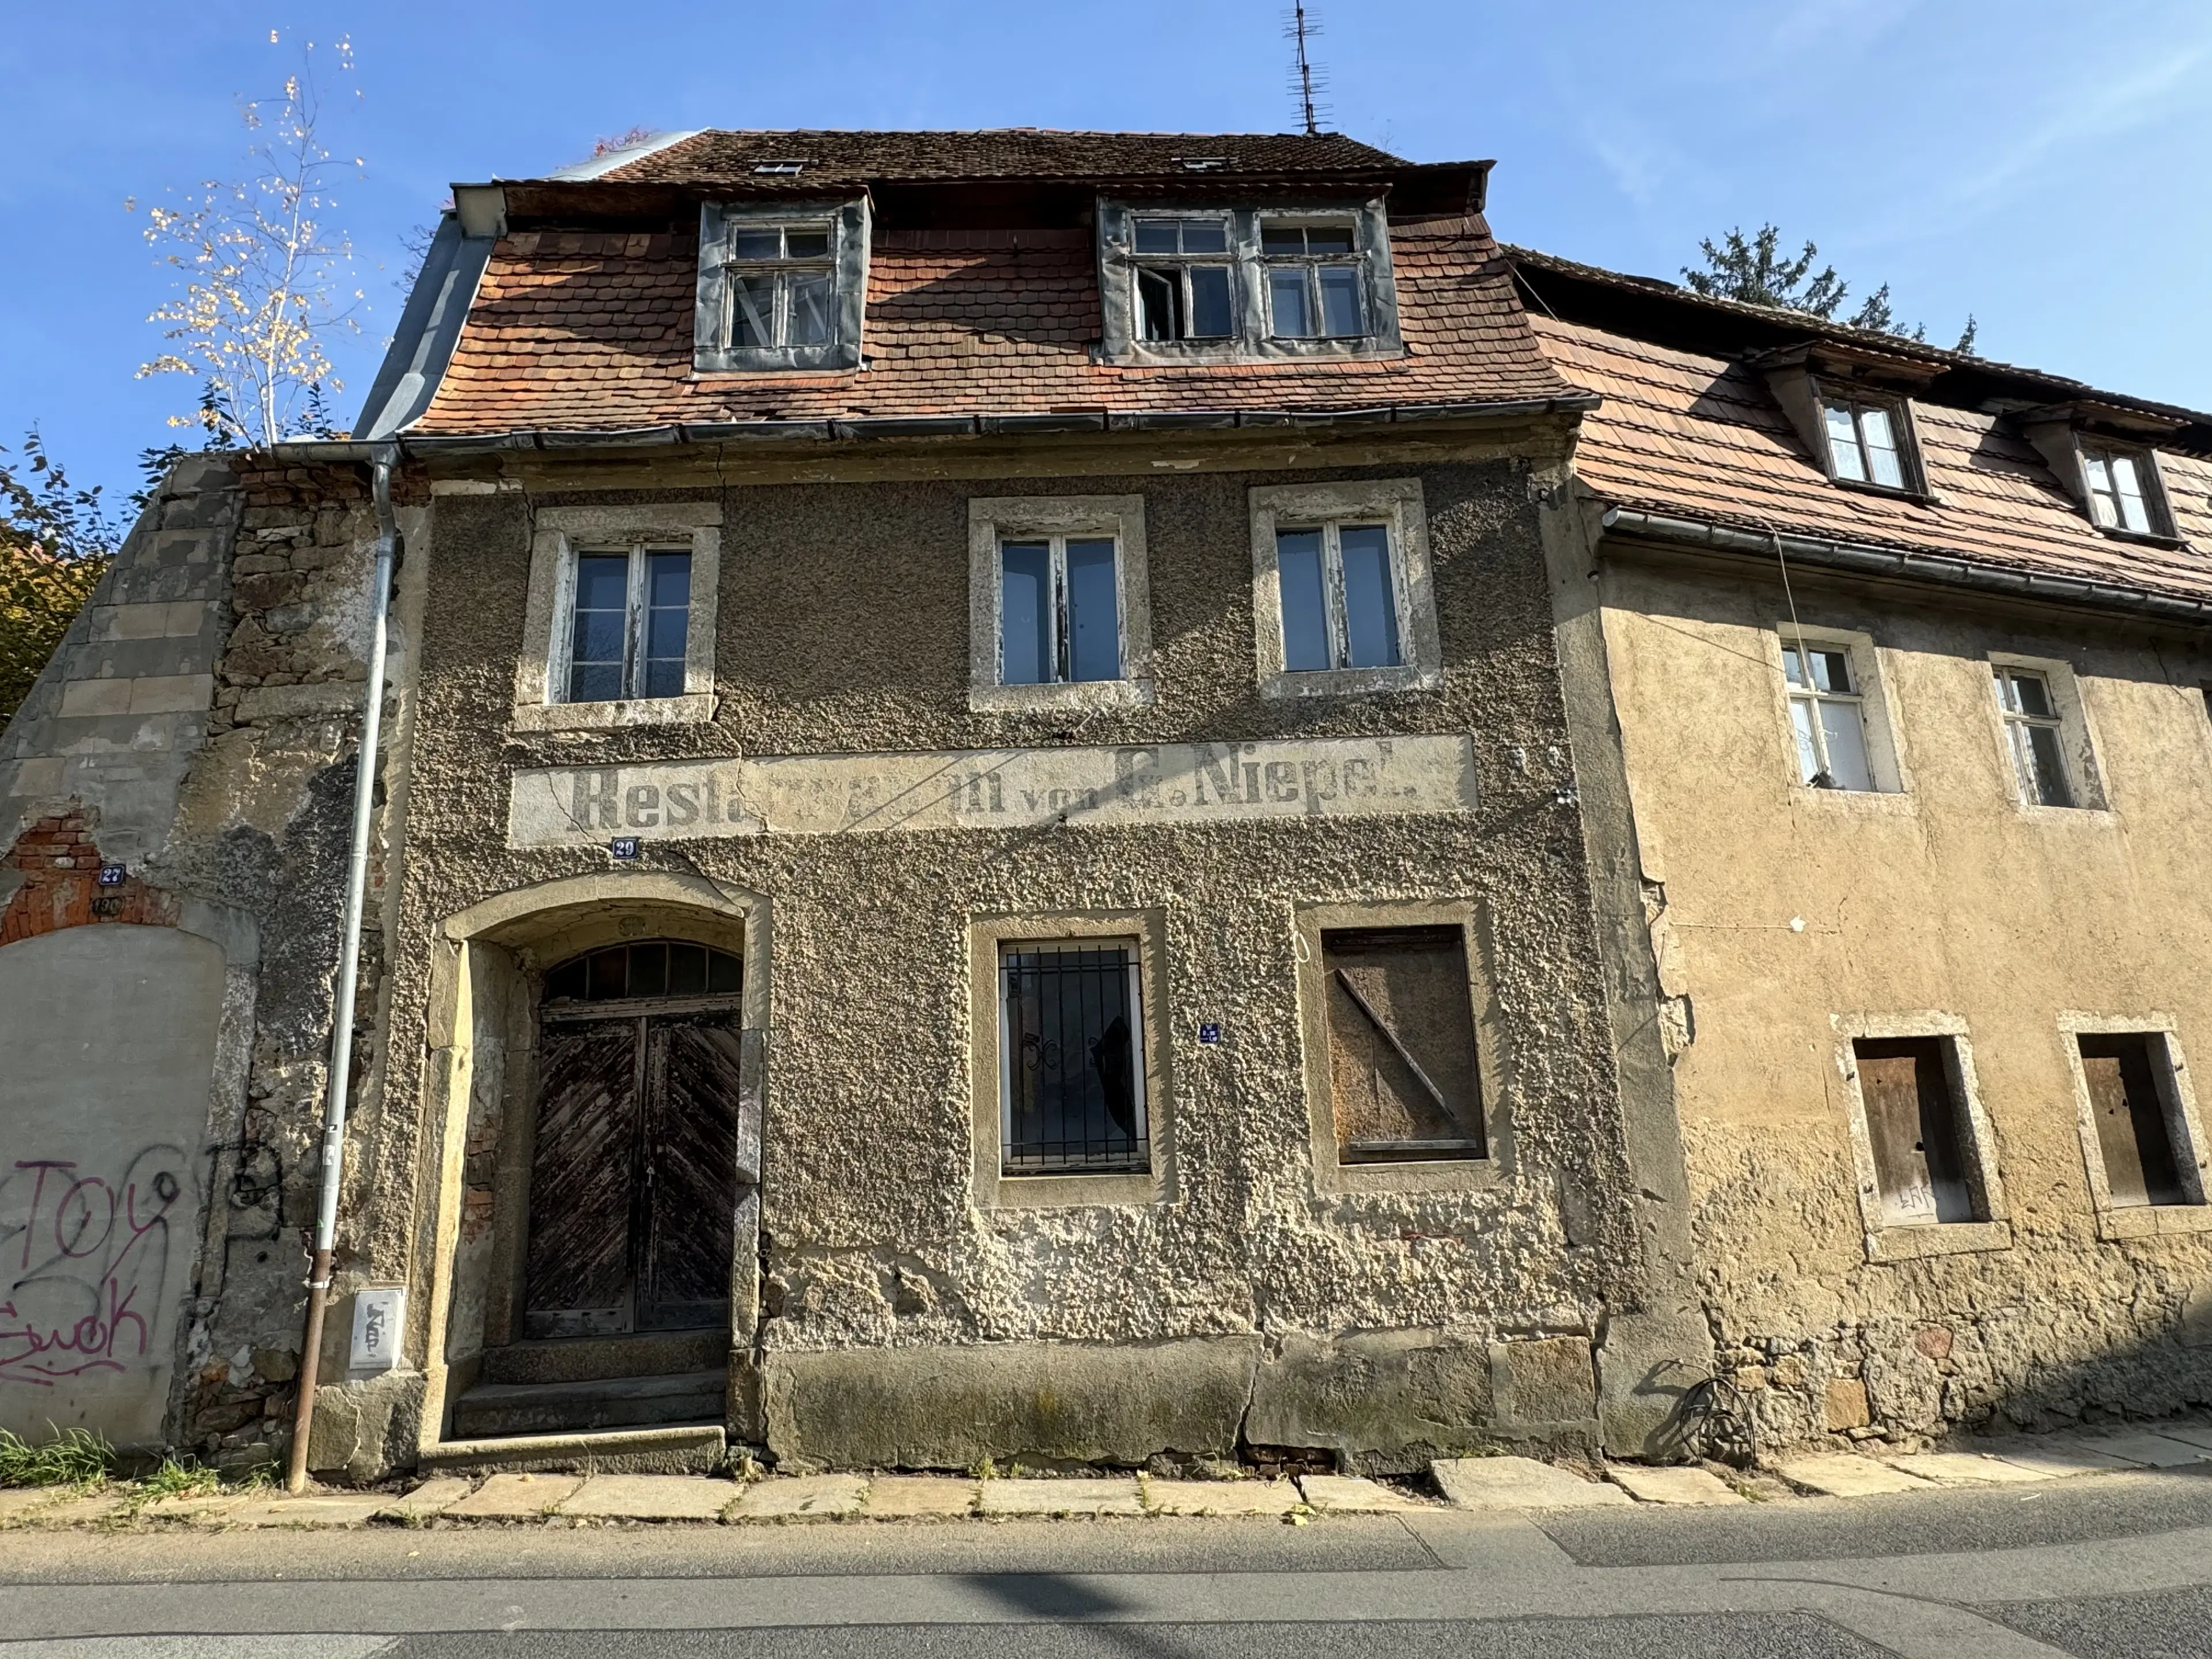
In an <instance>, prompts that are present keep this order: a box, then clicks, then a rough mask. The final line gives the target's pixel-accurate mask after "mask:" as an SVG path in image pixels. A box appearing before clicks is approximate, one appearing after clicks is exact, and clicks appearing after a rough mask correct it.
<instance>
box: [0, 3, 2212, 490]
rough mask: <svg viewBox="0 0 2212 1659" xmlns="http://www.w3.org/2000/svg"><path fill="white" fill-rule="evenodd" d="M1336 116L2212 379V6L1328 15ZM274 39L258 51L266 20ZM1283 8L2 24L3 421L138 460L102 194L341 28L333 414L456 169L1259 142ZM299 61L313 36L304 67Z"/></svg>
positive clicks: (1088, 6) (1602, 220) (2204, 395)
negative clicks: (900, 133) (728, 130)
mask: <svg viewBox="0 0 2212 1659" xmlns="http://www.w3.org/2000/svg"><path fill="white" fill-rule="evenodd" d="M1319 14H1320V16H1321V20H1322V26H1323V31H1324V32H1323V33H1322V36H1321V37H1320V39H1319V40H1318V42H1317V46H1316V51H1317V55H1318V57H1319V58H1320V60H1321V62H1322V65H1323V66H1324V68H1325V69H1326V70H1327V71H1328V76H1329V80H1330V82H1331V89H1330V92H1329V94H1328V98H1329V102H1330V104H1331V105H1332V106H1333V108H1334V121H1333V125H1335V126H1336V127H1337V128H1338V129H1339V130H1340V131H1346V132H1349V133H1352V134H1353V135H1354V136H1356V137H1361V138H1364V139H1366V140H1369V141H1370V142H1372V143H1379V144H1382V145H1383V146H1385V147H1386V148H1389V149H1394V150H1395V151H1397V152H1398V153H1400V154H1401V155H1407V156H1411V157H1413V158H1415V159H1418V160H1423V161H1445V160H1458V159H1468V158H1474V157H1494V158H1496V160H1497V161H1498V170H1497V172H1496V173H1495V175H1494V176H1493V179H1492V193H1491V220H1492V225H1493V226H1494V228H1496V230H1497V231H1498V234H1499V235H1500V236H1501V237H1503V238H1504V239H1506V240H1513V241H1518V242H1523V243H1527V244H1528V245H1531V246H1537V247H1541V248H1545V249H1547V250H1549V251H1551V252H1557V253H1561V254H1565V255H1568V256H1570V257H1572V258H1581V259H1586V260H1589V261H1591V262H1593V263H1595V264H1606V265H1611V266H1613V267H1616V268H1618V269H1622V270H1632V271H1639V272H1644V273H1648V274H1654V275H1662V276H1675V275H1676V274H1677V272H1678V270H1679V268H1680V266H1681V265H1683V264H1686V263H1688V262H1691V261H1692V260H1693V259H1694V258H1695V257H1696V248H1697V243H1698V240H1699V237H1700V236H1702V235H1708V234H1711V235H1717V234H1719V233H1720V232H1722V231H1724V230H1726V229H1727V228H1729V226H1731V225H1735V224H1741V225H1743V226H1744V227H1745V228H1747V229H1748V228H1752V227H1753V226H1755V225H1756V224H1757V223H1758V222H1760V221H1761V220H1763V219H1771V220H1773V221H1774V222H1777V223H1778V224H1779V225H1780V226H1781V227H1782V228H1783V230H1784V233H1785V234H1786V235H1787V236H1789V237H1790V238H1793V239H1797V240H1802V239H1804V238H1806V237H1810V238H1813V239H1814V240H1817V241H1818V242H1819V243H1820V252H1821V257H1822V258H1823V259H1826V260H1832V261H1833V262H1834V263H1835V264H1836V265H1837V266H1838V269H1839V270H1841V271H1842V272H1843V274H1844V276H1846V277H1848V278H1850V279H1851V280H1852V282H1853V283H1854V287H1855V289H1856V290H1857V291H1860V292H1863V291H1864V290H1865V289H1868V288H1870V287H1872V286H1873V285H1875V283H1880V282H1882V281H1887V282H1888V283H1891V284H1892V293H1893V299H1894V302H1895V304H1896V307H1897V311H1898V314H1899V317H1900V318H1902V319H1905V321H1907V322H1908V323H1909V322H1911V321H1912V320H1916V319H1921V320H1924V321H1925V322H1926V324H1927V325H1928V330H1929V337H1930V338H1931V339H1936V340H1938V341H1941V342H1942V343H1948V342H1949V341H1950V340H1951V339H1952V338H1954V337H1955V336H1956V333H1957V331H1958V328H1959V326H1960V324H1961V323H1962V322H1963V320H1964V319H1965V318H1966V314H1967V313H1968V312H1970V311H1971V312H1972V313H1975V314H1976V315H1977V316H1978V318H1979V319H1980V322H1981V349H1983V350H1984V352H1985V353H1986V354H1988V355H1990V356H1995V357H1999V358H2002V359H2004V360H2006V361H2008V362H2021V363H2030V364H2033V365H2035V366H2037V367H2039V368H2049V369H2052V370H2055V371H2057V372H2060V373H2063V374H2074V375H2077V376H2080V377H2081V378H2082V379H2085V380H2092V381H2094V382H2098V383H2100V384H2102V385H2106V386H2112V387H2116V388H2119V389H2124V390H2126V391H2130V392H2136V393H2138V394H2141V395H2143V396H2148V397H2154V398H2165V399H2167V400H2170V401H2172V402H2177V403H2181V404H2190V405H2192V406H2195V407H2197V408H2203V407H2205V406H2207V405H2212V305H2208V303H2207V298H2206V288H2207V284H2206V278H2205V273H2206V271H2207V270H2208V269H2212V166H2208V165H2207V161H2208V158H2212V6H2208V5H2207V4H2205V3H2204V0H2094V3H2093V4H2088V5H2084V4H2082V3H2081V0H2007V3H2004V4H2002V5H2000V4H1996V3H1987V0H1985V3H1979V4H1968V3H1948V4H1947V3H1934V0H1673V3H1668V4H1656V3H1650V0H1644V3H1626V0H1581V3H1579V4H1576V5H1572V6H1567V5H1561V4H1558V3H1556V0H1554V3H1542V0H1363V3H1358V4H1353V3H1351V0H1319ZM272 28H274V29H275V30H276V32H277V33H278V34H279V36H280V42H279V44H278V45H276V46H271V45H270V40H269V36H270V30H271V29H272ZM1280 28H1281V15H1280V8H1279V6H1278V5H1277V4H1276V3H1275V0H1116V3H1112V4H1106V3H1091V0H1082V3H1072V0H965V3H911V4H894V3H853V0H843V3H840V0H815V3H811V4H801V5H789V4H779V5H764V4H760V3H757V0H721V3H716V4H681V3H654V0H629V3H626V4H622V5H610V4H607V3H605V0H595V3H592V4H579V3H570V0H534V3H529V4H526V5H502V6H484V5H475V6H471V5H465V4H454V3H447V4H442V5H428V4H417V3H412V0H390V3H386V4H383V5H380V6H377V7H374V8H369V7H343V6H313V5H295V4H282V3H277V4H268V3H258V4H243V5H241V4H234V3H230V0H202V3H200V4H197V5H196V6H191V7H179V6H175V5H173V4H170V5H162V6H159V7H156V6H154V5H150V4H147V3H143V0H107V3H106V4H102V5H99V6H77V7H39V8H35V9H34V8H30V7H26V8H24V9H22V10H21V11H20V12H16V13H15V14H14V15H13V18H12V21H11V22H10V24H9V28H8V30H7V31H6V32H5V33H4V35H0V84H4V85H6V86H7V87H8V88H9V92H10V96H9V105H10V112H11V119H10V122H9V129H10V132H11V136H12V141H13V144H14V149H15V156H16V160H15V163H14V164H13V165H12V166H11V167H9V168H8V169H7V171H6V173H5V176H4V181H0V201H3V202H4V211H5V215H6V222H8V223H9V225H11V226H12V227H14V228H15V235H14V236H13V238H12V239H11V247H10V250H9V258H6V259H5V260H4V261H0V302H3V303H4V314H5V316H6V317H7V318H8V319H9V321H8V325H7V326H6V327H5V329H4V330H0V442H6V443H9V444H10V445H11V446H12V445H13V444H14V442H15V439H16V436H17V435H19V434H20V433H21V430H22V428H24V427H26V426H27V425H29V424H31V423H33V422H36V423H38V424H39V425H40V428H42V429H43V431H44V433H45V435H46V439H47V441H48V443H49V445H50V447H52V449H53V450H54V452H55V453H57V454H58V455H59V456H60V457H61V458H62V459H64V462H65V463H66V464H68V465H70V468H71V469H72V471H74V472H75V473H76V474H77V475H78V477H79V478H80V480H81V481H82V482H86V483H91V482H101V483H106V485H107V486H108V490H109V494H110V495H119V494H121V493H123V492H124V491H125V490H127V489H129V488H131V486H132V485H133V484H134V483H135V482H136V478H135V468H134V465H133V462H134V459H135V457H136V455H137V451H138V450H139V449H140V448H142V447H144V446H146V445H148V444H152V443H159V442H165V441H167V440H168V438H169V437H170V436H171V434H170V433H169V431H168V430H167V428H166V427H165V426H164V423H163V421H164V416H167V415H168V414H170V413H172V412H174V411H177V410H182V409H185V408H187V407H188V406H189V404H191V401H192V394H193V390H194V388H193V387H192V386H191V383H190V382H189V381H188V380H185V378H184V377H181V376H175V377H166V378H162V379H155V380H134V379H133V370H134V369H135V368H137V365H138V364H139V363H140V362H143V361H144V360H145V359H146V358H148V357H149V356H153V355H154V353H155V351H156V350H157V349H159V345H160V342H159V339H158V331H157V330H156V329H155V327H154V326H153V325H149V324H148V323H147V322H145V321H144V320H143V319H144V318H145V316H146V313H148V312H149V311H151V310H152V309H153V308H154V307H155V305H157V304H158V303H160V302H161V299H162V298H163V296H164V295H165V293H166V291H167V283H166V281H165V277H164V275H163V273H162V272H161V270H157V269H156V268H155V265H154V264H153V263H152V260H151V255H150V253H149V250H148V249H147V248H146V247H145V246H144V244H143V242H142V241H141V240H139V232H140V230H141V229H142V228H143V223H144V221H143V217H134V216H131V215H129V214H126V213H125V211H124V209H123V203H124V199H125V197H137V198H138V199H139V201H140V202H141V203H145V202H149V201H158V200H160V199H161V198H162V197H163V194H164V192H165V191H170V190H182V189H185V188H188V187H189V186H191V185H192V184H193V183H194V182H195V181H196V180H198V179H209V178H219V177H228V176H235V174H236V173H237V172H238V171H239V169H240V154H241V152H242V150H243V148H244V145H245V142H246V139H245V135H244V133H243V131H241V129H240V125H239V120H238V116H237V110H236V105H235V100H236V99H237V98H238V97H240V96H244V95H253V94H261V93H264V92H267V91H269V90H270V89H273V88H275V87H276V86H277V85H278V84H280V83H281V82H282V80H283V75H284V73H285V71H286V70H287V69H288V68H289V66H290V65H291V64H293V63H294V62H295V61H296V60H295V51H296V49H297V47H298V46H299V45H300V44H301V42H304V41H307V40H314V41H316V42H318V43H320V44H321V45H322V46H325V47H327V46H328V44H329V43H330V42H331V41H332V40H335V39H336V38H337V36H338V35H339V34H341V33H344V34H349V35H350V37H351V40H352V43H353V46H354V50H355V53H356V60H357V64H358V69H357V73H356V76H355V77H354V82H355V84H356V85H357V86H358V88H360V93H361V95H360V96H359V97H358V98H354V97H351V96H347V97H344V98H342V99H337V100H333V103H332V107H331V112H330V115H329V118H328V120H327V124H326V129H325V131H326V137H327V140H328V142H329V143H330V144H331V148H332V149H337V150H339V151H341V152H343V153H345V154H347V155H359V156H361V157H362V158H363V161H364V162H365V166H364V168H363V170H362V173H360V174H359V175H358V176H349V178H348V179H346V181H345V183H344V186H343V189H342V190H341V191H340V197H341V199H340V204H339V207H338V209H337V212H336V213H335V214H334V215H333V216H332V217H333V218H334V219H335V220H337V222H341V223H342V224H343V226H344V228H346V229H347V230H349V233H350V234H351V236H352V238H353V240H354V243H355V246H356V248H357V250H358V252H359V254H360V265H361V270H360V276H361V286H362V287H363V288H364V289H366V291H367V295H368V307H367V309H366V310H365V311H364V313H363V314H362V324H363V330H362V336H361V337H360V339H359V340H358V342H356V343H353V344H352V345H350V346H349V347H348V348H346V349H343V351H342V352H341V353H340V354H339V356H341V358H342V362H341V364H340V368H341V371H342V374H343V379H344V380H345V382H346V389H345V391H344V392H343V393H342V394H340V395H339V396H338V397H337V398H336V399H335V402H336V404H337V408H338V410H339V412H340V415H341V418H342V421H343V422H349V421H350V420H351V418H352V416H353V415H354V413H355V412H356V410H357V408H358V406H359V402H360V398H361V396H362V393H363V392H365V391H366V390H367V387H368V380H369V379H370V376H371V375H372V374H374V367H375V362H376V359H377V357H378V356H379V355H380V350H381V346H382V342H383V340H384V337H385V336H386V333H387V331H389V330H390V328H391V327H392V324H393V322H394V320H395V319H396V318H397V315H398V307H399V295H398V293H397V292H396V291H395V289H394V286H393V283H394V279H395V277H396V276H397V275H398V270H399V269H400V267H401V265H402V264H403V263H404V256H403V255H402V253H401V252H400V240H401V238H402V236H403V235H404V233H405V232H406V231H407V230H408V228H410V226H414V225H417V224H421V223H423V222H428V221H429V220H431V219H433V218H435V215H436V212H437V208H438V204H439V203H440V201H441V198H442V197H443V196H444V194H445V191H446V187H447V185H448V184H449V183H450V182H452V181H453V180H456V179H459V180H473V179H484V178H489V177H493V176H495V175H506V176H521V175H529V174H533V173H543V172H545V171H547V170H549V169H550V168H552V167H557V166H560V165H562V163H564V162H568V161H575V160H578V159H580V158H581V157H583V156H585V155H588V154H589V153H590V150H591V148H592V141H593V139H594V138H595V137H599V136H601V135H611V134H616V133H620V132H623V131H626V130H628V129H629V128H631V127H632V126H639V125H641V126H645V127H648V128H653V129H672V128H690V127H699V126H752V127H775V126H866V127H901V126H914V127H968V126H1012V125H1037V126H1056V127H1103V128H1127V129H1148V130H1157V131H1252V130H1275V131H1280V130H1285V129H1287V128H1289V127H1290V126H1291V125H1292V112H1291V100H1290V98H1289V95H1288V94H1287V92H1286V91H1285V85H1286V81H1287V74H1286V68H1287V55H1286V54H1287V47H1286V46H1285V43H1284V41H1283V40H1282V39H1281V38H1280ZM320 55H321V54H320V53H319V56H320Z"/></svg>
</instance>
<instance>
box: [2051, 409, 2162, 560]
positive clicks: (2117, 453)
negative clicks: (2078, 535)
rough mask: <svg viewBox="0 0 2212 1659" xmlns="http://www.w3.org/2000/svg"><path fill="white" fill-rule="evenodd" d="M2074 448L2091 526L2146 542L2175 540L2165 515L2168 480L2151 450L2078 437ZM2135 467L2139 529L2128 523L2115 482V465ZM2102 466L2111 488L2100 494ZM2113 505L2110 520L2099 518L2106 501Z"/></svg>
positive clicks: (2082, 498) (2082, 494)
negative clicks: (2097, 474) (2096, 478)
mask: <svg viewBox="0 0 2212 1659" xmlns="http://www.w3.org/2000/svg"><path fill="white" fill-rule="evenodd" d="M2075 451H2076V453H2077V454H2078V455H2079V457H2080V460H2081V504H2082V507H2083V509H2084V510H2085V511H2086V512H2087V513H2088V515H2089V522H2090V523H2091V524H2093V525H2094V526H2096V527H2097V528H2098V529H2100V530H2101V531H2104V532H2106V534H2108V535H2112V536H2120V537H2127V538H2136V539H2141V540H2146V541H2170V540H2172V536H2173V531H2172V515H2171V514H2170V513H2167V511H2166V496H2165V490H2164V483H2165V480H2164V479H2163V478H2162V477H2160V473H2159V470H2158V461H2157V459H2156V457H2155V456H2154V454H2153V453H2152V452H2151V451H2149V450H2148V449H2143V448H2141V447H2137V446H2136V445H2134V444H2124V443H2112V442H2108V441H2105V440H2103V439H2100V438H2095V437H2090V436H2087V435H2081V434H2076V435H2075ZM2119 460H2124V461H2130V462H2132V463H2134V465H2135V471H2136V499H2137V500H2138V501H2140V502H2141V503H2142V511H2143V520H2144V522H2143V524H2142V526H2140V527H2138V526H2135V525H2131V524H2129V523H2128V522H2127V521H2126V515H2125V513H2124V509H2123V507H2122V504H2121V502H2122V498H2121V495H2120V492H2119V487H2118V483H2117V481H2113V480H2112V463H2113V462H2114V461H2119ZM2099 465H2102V466H2103V467H2104V469H2105V476H2106V479H2107V481H2109V482H2112V488H2111V489H2106V490H2103V491H2100V490H2099V489H2098V488H2097V486H2096V483H2095V481H2094V473H2093V468H2095V467H2097V466H2099ZM2107 497H2109V498H2110V499H2111V501H2112V507H2111V511H2112V514H2113V517H2112V519H2111V520H2106V519H2105V518H2104V517H2103V516H2101V514H2100V507H2102V505H2103V502H2104V501H2105V500H2106V498H2107Z"/></svg>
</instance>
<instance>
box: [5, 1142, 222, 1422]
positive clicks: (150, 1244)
mask: <svg viewBox="0 0 2212 1659" xmlns="http://www.w3.org/2000/svg"><path fill="white" fill-rule="evenodd" d="M189 1168H190V1165H189V1164H187V1163H186V1161H185V1152H184V1149H183V1148H182V1147H179V1146H149V1147H146V1148H144V1149H143V1150H142V1151H141V1152H139V1153H138V1154H137V1156H136V1157H135V1158H132V1159H131V1161H130V1163H129V1164H128V1165H127V1166H126V1167H125V1170H124V1171H123V1173H122V1175H121V1176H120V1177H119V1178H118V1179H116V1180H114V1181H110V1180H108V1179H106V1177H104V1176H97V1175H81V1174H79V1173H77V1165H76V1163H74V1162H73V1161H71V1160H69V1159H65V1158H21V1159H18V1160H16V1161H15V1166H14V1170H13V1172H12V1174H10V1175H9V1176H7V1177H6V1178H5V1179H0V1245H4V1244H5V1243H8V1242H10V1241H12V1240H13V1239H14V1238H15V1236H16V1235H18V1234H20V1235H21V1246H20V1248H19V1249H16V1250H15V1251H13V1252H10V1253H9V1254H11V1255H13V1256H14V1258H15V1260H14V1262H13V1263H12V1266H13V1267H14V1269H15V1271H14V1272H13V1273H11V1274H10V1275H9V1278H8V1279H7V1280H5V1281H0V1384H4V1383H21V1384H26V1385H27V1386H29V1387H33V1388H44V1389H50V1388H52V1387H54V1386H56V1385H57V1384H58V1383H62V1382H64V1381H66V1380H67V1379H70V1378H71V1377H79V1376H87V1375H88V1374H90V1373H94V1372H99V1371H120V1370H126V1369H128V1368H129V1367H130V1366H131V1365H132V1364H159V1363H161V1360H162V1358H165V1356H164V1355H163V1354H161V1352H160V1351H159V1350H158V1349H157V1348H156V1346H155V1326H156V1325H157V1324H158V1323H159V1322H160V1320H161V1294H162V1288H161V1281H162V1279H163V1278H164V1277H165V1276H166V1275H167V1271H168V1261H169V1247H170V1238H169V1228H170V1222H171V1213H172V1212H173V1211H174V1210H176V1208H177V1206H179V1203H180V1202H181V1201H182V1200H183V1197H184V1191H185V1180H184V1176H185V1171H186V1170H188V1169H189ZM49 1176H52V1177H55V1179H53V1180H52V1181H50V1180H49V1179H48V1177H49ZM64 1181H66V1182H68V1183H69V1184H68V1185H67V1187H66V1188H63V1187H62V1184H61V1183H62V1182H64ZM56 1189H60V1196H59V1197H58V1198H56V1197H54V1196H53V1194H54V1193H55V1191H56ZM186 1214H187V1215H188V1214H189V1212H186ZM183 1218H184V1217H181V1216H180V1217H179V1219H180V1220H181V1219H183ZM118 1223H119V1224H120V1225H118ZM7 1259H8V1256H7V1255H0V1261H5V1260H7Z"/></svg>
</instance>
